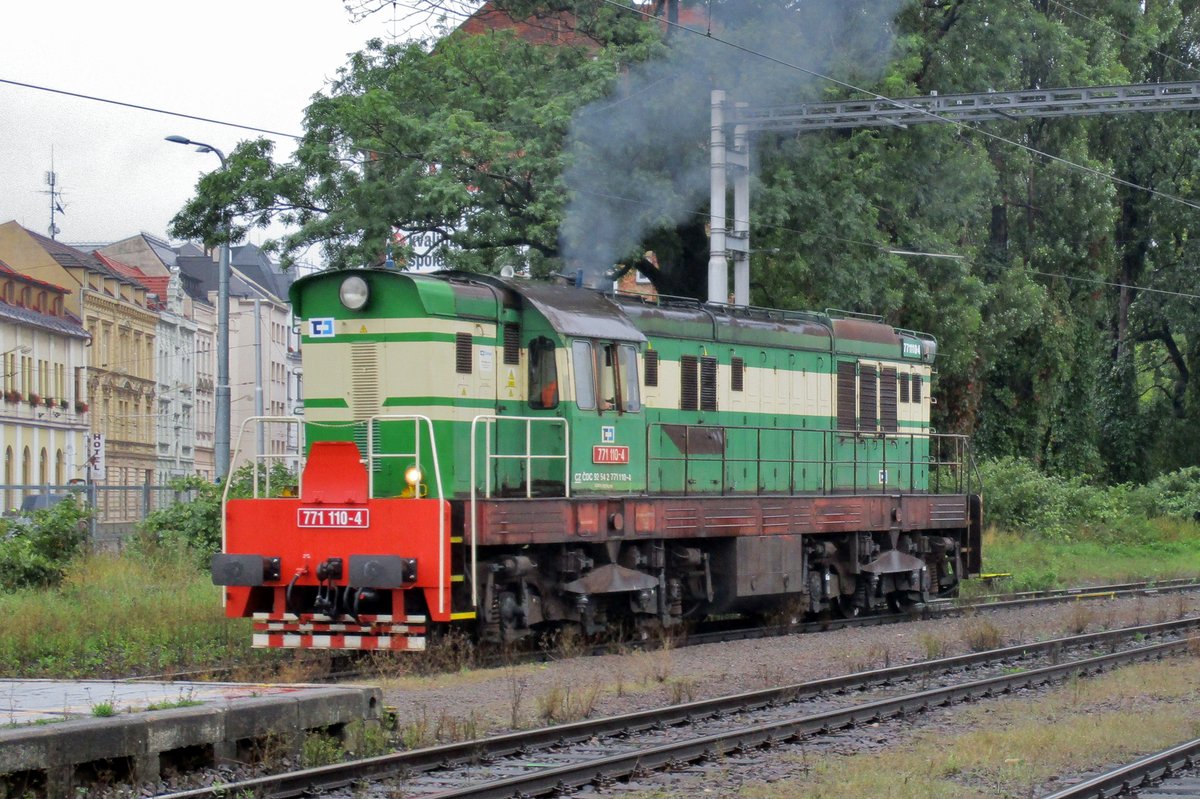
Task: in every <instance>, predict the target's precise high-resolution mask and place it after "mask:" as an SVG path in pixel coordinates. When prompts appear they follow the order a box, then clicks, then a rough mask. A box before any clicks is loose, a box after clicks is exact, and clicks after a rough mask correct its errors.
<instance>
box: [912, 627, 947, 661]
mask: <svg viewBox="0 0 1200 799" xmlns="http://www.w3.org/2000/svg"><path fill="white" fill-rule="evenodd" d="M917 642H918V643H920V645H921V649H922V651H924V653H925V659H926V660H941V659H942V658H944V657H946V656H947V655H948V654H950V642H949V641H947V640H946V639H945V638H943V637H942V636H940V635H935V634H933V633H921V634H920V635H919V636H917Z"/></svg>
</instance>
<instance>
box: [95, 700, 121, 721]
mask: <svg viewBox="0 0 1200 799" xmlns="http://www.w3.org/2000/svg"><path fill="white" fill-rule="evenodd" d="M92 715H93V716H95V717H96V718H108V717H109V716H115V715H117V706H116V705H114V704H113V703H112V702H97V703H96V704H94V705H92Z"/></svg>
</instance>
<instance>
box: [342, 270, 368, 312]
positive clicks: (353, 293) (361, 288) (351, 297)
mask: <svg viewBox="0 0 1200 799" xmlns="http://www.w3.org/2000/svg"><path fill="white" fill-rule="evenodd" d="M338 296H339V297H340V298H341V300H342V305H345V306H346V307H347V308H349V309H350V310H351V311H357V310H360V309H361V308H362V307H363V306H364V305H366V304H367V298H368V297H369V296H370V292H369V291H368V290H367V281H365V280H363V279H362V278H361V277H359V276H358V275H353V276H351V277H348V278H346V279H345V280H343V281H342V287H341V288H340V289H339V290H338Z"/></svg>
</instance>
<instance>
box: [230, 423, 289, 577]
mask: <svg viewBox="0 0 1200 799" xmlns="http://www.w3.org/2000/svg"><path fill="white" fill-rule="evenodd" d="M270 424H283V425H289V424H294V425H296V430H297V431H298V435H297V436H296V442H297V450H296V452H284V453H276V454H273V453H267V452H259V453H256V454H255V456H254V460H253V461H252V463H253V465H254V468H253V482H252V484H253V487H254V491H253V494H252V496H253V497H254V498H255V499H257V498H258V467H259V462H260V461H273V460H295V461H296V491H297V493H298V494H299V493H301V492H302V489H303V485H302V484H301V482H302V481H303V480H304V424H303V420H301V419H297V418H296V417H295V416H251V417H248V418H247V419H246V420H245V421H243V422H242V426H241V427H240V428H238V437H237V443H236V444H235V445H234V448H233V456H232V457H230V459H229V464H230V466H229V474H227V475H225V487H224V488H223V489H222V490H221V551H222V552H225V551H226V547H227V546H228V543H229V542H228V541H227V540H226V533H227V530H226V524H225V504H226V503H227V502H228V501H229V487H230V486H232V485H233V464H235V463H237V462H238V457H239V456H240V455H241V454H242V438H243V437H244V436H245V435H246V429H247V428H249V427H251V426H254V427H256V428H257V427H258V426H259V425H270ZM264 490H265V491H266V492H267V494H268V495H269V494H270V493H271V470H270V469H267V485H266V487H265V489H264ZM222 596H224V593H222Z"/></svg>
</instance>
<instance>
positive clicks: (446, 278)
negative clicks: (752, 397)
mask: <svg viewBox="0 0 1200 799" xmlns="http://www.w3.org/2000/svg"><path fill="white" fill-rule="evenodd" d="M371 271H386V272H387V273H388V274H391V275H395V276H403V277H405V278H408V279H409V280H411V281H412V282H413V284H414V285H415V286H416V287H417V289H418V291H419V292H420V294H421V296H422V297H423V302H426V307H427V309H428V310H429V311H430V312H434V310H433V309H434V308H435V307H438V306H439V305H440V303H439V302H434V299H435V297H436V296H437V293H435V294H433V295H430V296H426V294H428V292H430V291H431V290H433V289H434V287H435V286H437V285H438V284H441V285H442V286H445V287H446V288H447V289H450V288H451V287H454V286H456V287H457V288H456V289H452V291H453V295H455V296H458V300H451V296H452V295H443V296H444V299H445V301H449V302H450V305H441V307H440V308H439V312H440V313H460V314H461V313H466V314H467V315H471V314H472V313H473V310H474V309H470V308H469V307H468V306H464V305H462V304H461V303H463V301H464V300H465V299H466V295H472V294H476V293H479V292H482V293H480V294H479V299H483V298H484V296H486V295H489V294H490V295H492V296H493V297H495V299H489V300H488V303H487V304H488V306H489V307H492V308H494V307H495V306H494V305H492V303H493V302H495V301H496V300H499V301H501V302H502V303H503V305H505V306H507V307H509V308H514V307H529V308H532V309H533V310H534V311H536V312H537V313H538V314H539V315H541V316H542V317H544V318H545V319H546V321H547V322H548V323H549V324H550V326H551V327H552V328H553V329H554V330H555V331H556V332H557V333H559V334H560V335H562V336H565V337H586V338H600V339H610V340H617V341H631V342H637V343H642V342H645V341H646V340H647V334H649V335H652V336H665V337H670V338H684V339H703V340H708V341H724V342H729V343H731V344H745V345H749V346H758V347H786V348H793V349H807V350H815V351H824V352H837V353H843V354H847V355H853V354H859V355H867V356H884V357H893V358H895V357H901V353H902V352H903V357H905V358H915V359H917V360H921V361H926V362H930V361H932V360H933V359H934V356H935V354H936V352H937V344H936V341H935V340H934V339H933V337H932V336H929V335H927V334H923V333H915V332H913V331H909V330H900V329H897V328H894V327H892V326H891V325H889V324H887V323H885V322H883V321H882V320H881V319H878V318H876V317H870V318H866V317H858V316H855V315H853V314H845V313H844V312H831V313H815V312H811V311H784V310H772V309H766V308H742V307H734V306H724V305H713V304H704V303H700V302H698V301H695V300H690V299H681V298H657V299H648V298H645V297H640V296H638V295H621V294H617V295H612V294H607V293H604V292H600V291H596V290H593V289H580V288H576V287H574V286H568V285H553V284H549V283H539V282H536V281H533V280H528V279H524V278H502V277H496V276H493V275H484V274H477V273H471V272H455V271H445V272H434V273H424V274H420V273H411V272H408V273H405V272H397V271H396V270H371ZM311 277H316V276H315V275H314V276H310V278H301V279H300V280H298V281H297V283H304V282H307V280H308V279H311ZM463 292H466V295H464V294H463ZM497 293H498V294H499V296H497ZM295 301H296V295H295V292H294V291H293V303H295ZM489 315H490V314H489Z"/></svg>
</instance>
